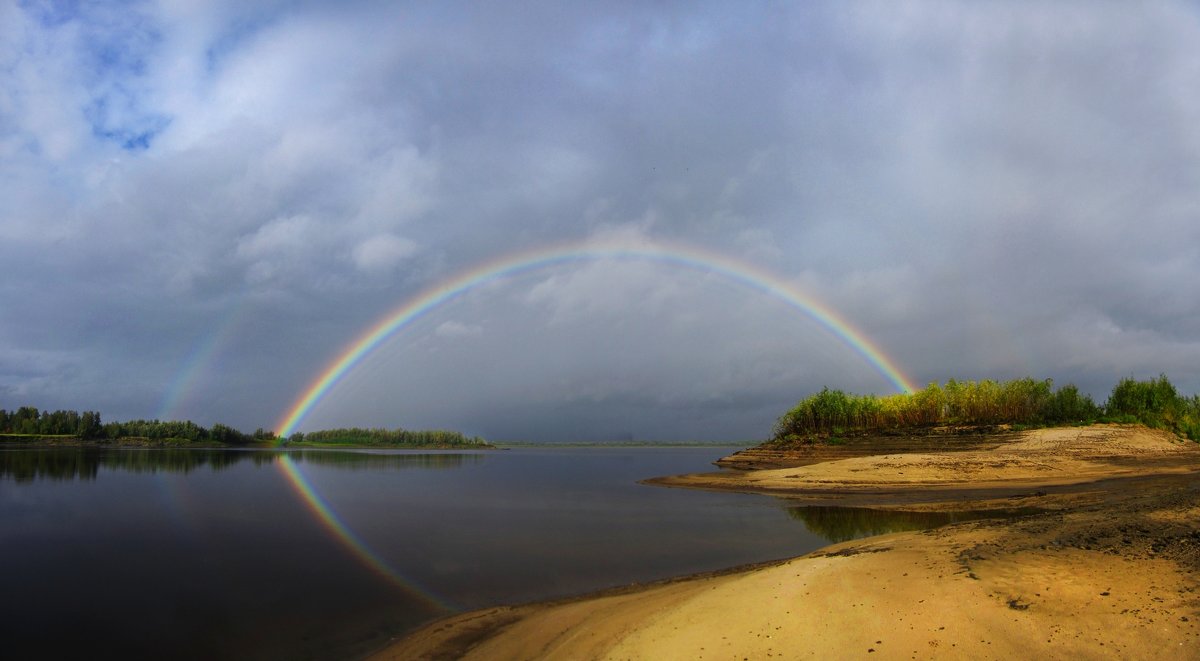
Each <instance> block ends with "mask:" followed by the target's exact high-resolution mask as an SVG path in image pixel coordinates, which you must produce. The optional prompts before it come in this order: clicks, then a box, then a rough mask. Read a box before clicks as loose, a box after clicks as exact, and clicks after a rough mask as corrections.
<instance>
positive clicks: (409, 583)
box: [279, 452, 460, 611]
mask: <svg viewBox="0 0 1200 661" xmlns="http://www.w3.org/2000/svg"><path fill="white" fill-rule="evenodd" d="M279 469H280V471H281V472H282V473H283V475H284V477H285V478H287V480H288V483H289V484H291V485H292V488H293V489H295V490H296V493H298V494H300V498H301V500H302V501H303V502H304V503H305V504H306V505H307V506H308V508H309V509H310V510H312V512H313V514H315V515H316V517H317V520H318V521H320V522H321V524H322V525H324V526H325V528H326V529H328V530H329V531H330V532H332V533H333V535H334V537H335V538H336V539H338V540H340V541H341V543H342V544H343V545H344V546H345V547H346V548H348V549H350V551H351V553H353V554H354V555H355V556H357V557H358V558H359V560H360V561H361V562H362V563H363V564H364V565H366V566H367V567H368V568H369V569H370V570H371V571H373V572H375V573H376V574H377V575H379V576H380V577H382V578H384V579H385V580H387V581H389V582H391V583H393V584H395V585H396V586H397V587H399V588H401V589H403V590H405V591H406V592H408V593H410V594H412V595H415V596H417V597H420V598H422V599H424V600H426V601H428V602H430V603H433V604H435V605H437V606H438V607H439V608H441V609H442V610H447V611H456V610H460V609H459V608H458V606H456V605H455V604H453V603H450V602H449V601H447V600H446V599H443V598H441V597H439V596H438V595H437V594H435V593H434V592H433V591H431V590H429V589H427V588H423V587H421V586H420V585H418V584H417V583H416V582H415V581H413V580H412V579H410V578H406V577H404V576H401V575H400V574H399V573H398V572H396V570H395V569H392V567H391V566H390V565H388V563H387V562H385V561H384V560H383V558H380V557H379V555H378V554H376V553H375V552H374V551H372V550H371V547H369V546H367V544H366V543H365V542H363V540H362V538H360V537H359V536H358V535H357V534H355V532H354V531H353V530H351V529H350V528H349V527H348V526H347V525H346V524H345V523H343V522H342V520H341V519H340V518H338V515H337V513H335V512H334V511H333V509H332V508H331V507H330V506H329V503H327V502H325V499H324V498H322V497H321V494H319V493H317V490H316V489H314V488H313V487H312V484H310V483H309V481H308V480H307V479H306V478H305V477H304V474H303V473H302V472H300V467H299V466H297V465H296V462H294V461H292V458H291V456H289V455H288V454H287V453H286V452H285V453H282V454H281V455H280V457H279Z"/></svg>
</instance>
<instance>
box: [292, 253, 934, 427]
mask: <svg viewBox="0 0 1200 661" xmlns="http://www.w3.org/2000/svg"><path fill="white" fill-rule="evenodd" d="M600 259H638V260H651V261H655V262H660V263H664V264H670V265H674V266H679V267H682V268H686V269H691V270H696V271H701V272H704V273H715V274H717V275H720V276H724V277H725V278H728V279H729V280H731V281H733V282H736V283H738V284H741V285H744V286H745V287H747V288H749V289H752V290H755V291H759V292H762V293H764V294H767V295H769V296H773V297H775V298H777V299H779V300H781V301H783V302H785V303H787V304H788V305H790V306H791V307H793V308H795V309H797V310H800V311H801V312H803V313H804V314H806V315H807V316H809V317H811V318H812V319H813V320H814V321H816V322H817V323H818V324H819V325H820V326H821V327H822V328H824V329H825V330H827V331H829V332H830V333H831V334H832V335H833V336H834V337H836V338H837V339H839V340H841V341H842V342H844V343H845V344H846V345H848V346H849V347H850V348H851V349H853V350H854V351H855V352H856V353H857V354H858V355H860V356H861V357H862V358H863V359H864V360H866V361H867V362H868V363H869V364H870V365H871V366H873V367H874V368H875V369H876V370H877V371H878V372H879V373H880V374H881V375H883V377H884V378H885V379H887V380H888V382H889V383H890V384H891V385H892V386H894V387H895V388H896V389H897V390H899V391H901V392H913V391H914V390H916V388H915V387H913V384H912V382H911V381H910V380H909V379H908V378H907V377H906V376H904V374H903V373H902V372H901V371H900V369H899V368H898V367H897V366H896V364H895V362H894V361H892V360H891V359H890V358H888V357H887V356H886V355H884V354H883V352H882V351H880V350H879V348H878V347H876V346H875V345H874V344H873V343H872V342H871V341H870V340H868V339H867V337H866V336H865V335H863V334H862V332H860V331H859V330H857V329H855V328H854V326H852V325H851V324H850V322H849V321H847V320H845V319H843V318H842V317H841V316H840V315H838V314H837V313H836V312H835V311H834V310H833V309H832V308H830V307H829V306H828V305H825V304H824V303H821V302H820V301H818V300H816V299H815V298H813V297H811V296H809V295H807V294H805V293H804V292H802V291H800V290H799V289H797V288H796V287H795V286H794V285H792V284H790V283H788V282H786V281H784V280H782V279H781V278H779V277H778V276H775V275H773V274H771V273H769V272H767V271H765V270H763V269H761V268H759V267H757V266H754V265H751V264H747V263H745V262H741V261H737V260H734V259H731V258H729V257H726V256H723V255H718V254H716V253H711V252H708V251H705V250H701V249H699V248H695V247H690V246H688V247H684V246H678V245H670V246H668V245H664V244H634V245H627V244H622V243H615V244H613V243H592V242H586V243H581V244H566V245H560V246H556V247H553V248H548V249H541V250H535V251H529V252H522V253H517V254H515V255H508V256H505V257H501V258H499V259H497V260H494V261H491V262H487V263H486V264H483V265H482V266H478V267H476V268H473V269H471V270H468V271H465V272H463V273H460V274H459V275H457V276H454V277H452V278H450V279H448V280H445V281H443V282H441V283H439V284H437V285H434V286H432V287H430V288H428V289H426V290H425V291H423V292H421V293H420V294H418V295H417V296H414V297H413V298H411V299H409V300H408V301H407V302H406V303H404V305H402V306H400V307H399V308H397V309H396V310H395V311H393V312H392V313H391V314H389V315H387V316H386V317H384V318H382V319H381V320H379V321H378V322H376V324H375V325H374V326H372V327H371V328H370V329H368V330H367V331H366V332H365V333H363V334H362V335H360V336H359V337H358V339H356V340H355V341H354V342H352V343H351V344H350V345H349V346H348V347H347V348H346V349H344V350H343V351H342V353H340V354H339V355H338V356H337V358H335V359H334V360H333V361H332V362H330V363H329V365H328V366H326V368H325V370H324V371H322V372H321V374H320V376H318V377H317V378H316V380H315V381H313V382H312V384H311V385H310V386H309V387H308V389H307V390H305V391H304V393H303V394H302V395H301V396H300V398H299V399H298V400H296V402H295V404H293V406H292V408H291V409H289V410H288V411H287V413H286V415H285V416H284V418H283V419H282V420H281V421H280V422H279V424H278V425H277V427H276V428H277V429H278V430H279V431H278V435H279V438H280V439H286V438H287V437H288V436H290V435H291V434H292V433H293V432H294V431H296V428H297V427H298V426H299V425H300V423H301V422H302V421H303V420H304V417H305V416H306V415H308V413H309V412H310V411H312V409H313V407H314V406H316V405H317V403H318V402H320V401H321V399H322V398H323V397H325V395H326V394H328V393H329V391H330V390H331V389H332V388H333V387H334V386H335V385H337V383H338V382H339V381H341V380H342V378H343V377H345V376H346V374H347V373H349V372H350V370H352V369H354V367H355V366H356V365H358V364H359V363H361V362H362V360H363V359H364V358H365V357H366V356H367V355H368V354H370V353H371V352H372V351H373V350H375V349H376V348H377V347H378V346H379V345H381V344H383V343H384V342H385V341H387V339H388V338H390V337H391V336H392V335H394V334H396V333H397V332H398V331H400V330H401V329H403V328H404V327H406V326H408V325H409V324H410V323H412V322H413V321H415V320H416V319H419V318H420V317H422V316H423V315H425V314H427V313H428V312H429V311H431V310H433V309H434V308H437V307H438V306H440V305H442V304H444V303H446V302H448V301H450V300H452V299H455V298H457V297H459V296H461V295H463V294H465V293H466V292H468V291H470V290H472V289H474V288H476V287H478V286H480V285H483V284H485V283H488V282H492V281H494V280H498V279H501V278H507V277H512V276H515V275H518V274H521V273H526V272H529V271H535V270H539V269H544V268H549V267H553V266H558V265H561V264H567V263H571V262H578V261H594V260H600Z"/></svg>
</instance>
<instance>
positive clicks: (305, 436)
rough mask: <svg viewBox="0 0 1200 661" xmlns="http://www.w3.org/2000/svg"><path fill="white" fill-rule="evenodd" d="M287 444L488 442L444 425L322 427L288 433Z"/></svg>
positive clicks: (443, 444)
mask: <svg viewBox="0 0 1200 661" xmlns="http://www.w3.org/2000/svg"><path fill="white" fill-rule="evenodd" d="M287 442H288V443H289V444H291V443H296V444H301V443H305V444H312V445H369V446H375V445H378V446H381V447H386V446H395V445H419V446H426V447H431V446H432V447H458V446H465V445H487V444H488V443H487V441H485V440H483V439H482V438H480V437H478V436H474V437H468V436H466V435H464V434H462V433H460V432H456V431H446V430H443V429H428V430H412V429H360V428H358V427H350V428H348V429H325V430H322V431H312V432H308V433H302V432H296V433H294V434H292V435H291V436H289V437H288V439H287Z"/></svg>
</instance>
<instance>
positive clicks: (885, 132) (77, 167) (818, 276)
mask: <svg viewBox="0 0 1200 661" xmlns="http://www.w3.org/2000/svg"><path fill="white" fill-rule="evenodd" d="M1197 191H1200V4H1197V3H1195V2H1167V1H1163V2H1144V3H1122V2H1111V3H1109V2H1094V1H1092V0H1087V1H1080V2H1067V1H1063V2H1019V1H1018V2H1012V1H1003V2H988V1H982V2H892V1H885V2H846V1H837V2H803V3H771V2H762V3H729V2H712V3H705V2H678V3H674V2H655V3H643V2H636V3H621V2H604V3H556V2H545V3H538V2H531V3H455V2H437V3H407V2H390V1H388V2H354V1H348V2H283V1H270V0H263V1H258V2H250V3H247V2H241V1H229V2H222V1H209V2H192V1H188V0H163V1H160V2H104V3H88V2H37V1H18V2H11V1H10V0H0V408H8V409H10V410H11V409H14V408H16V407H18V406H22V405H31V406H37V407H39V408H42V409H59V408H66V409H76V410H98V411H100V412H101V414H102V416H103V418H104V419H105V420H128V419H137V418H144V419H150V418H160V419H191V420H194V421H196V422H199V423H201V424H205V425H211V424H213V423H215V422H222V423H225V424H230V425H233V426H235V427H238V428H241V429H244V430H247V431H249V430H253V429H254V428H258V427H262V428H266V429H276V428H278V427H279V426H280V422H281V421H282V420H283V419H284V418H285V416H286V413H287V412H288V411H289V410H290V409H291V408H292V407H293V406H294V405H295V404H296V402H297V401H298V398H300V397H301V396H302V395H303V393H304V392H306V391H307V390H308V389H309V388H310V386H311V385H312V383H313V382H314V380H315V379H317V378H318V377H319V376H321V374H322V373H323V372H324V371H325V370H326V369H327V368H328V366H329V365H330V364H331V363H332V362H333V361H335V360H336V359H337V358H338V357H339V356H341V355H342V354H343V352H344V351H345V350H346V349H347V348H348V347H351V346H353V344H354V343H355V342H356V341H357V340H358V339H360V338H361V336H362V335H363V334H364V333H365V332H366V331H367V330H369V329H370V328H371V327H372V326H373V325H374V324H376V323H377V322H379V321H380V320H381V319H384V318H386V317H387V316H388V315H389V314H392V313H394V312H395V311H396V310H398V309H401V308H402V306H404V305H406V303H408V302H410V301H412V300H413V299H414V297H417V296H419V295H421V294H422V292H427V291H429V290H431V288H436V287H438V286H439V285H441V284H443V283H446V282H450V281H452V280H453V279H454V278H456V277H459V276H461V275H463V274H469V273H471V272H472V271H474V270H478V269H479V268H481V265H487V264H496V263H503V262H504V261H505V260H508V259H512V258H513V256H514V255H522V254H538V253H539V251H543V252H549V251H553V250H556V249H557V250H561V249H563V247H564V246H566V247H569V248H571V249H575V250H577V251H581V252H583V253H587V251H588V249H589V247H590V246H594V245H614V244H616V245H622V246H628V247H630V248H631V249H634V250H636V249H641V248H648V249H653V248H655V247H657V246H664V245H665V246H674V248H672V250H675V251H677V252H681V253H686V252H687V251H689V250H694V251H700V252H703V253H704V254H709V255H718V256H720V257H721V258H722V259H724V260H727V261H728V263H732V264H740V265H744V266H745V267H746V268H747V269H751V268H752V269H754V271H753V272H754V273H758V274H769V276H770V277H771V278H772V279H773V280H772V281H773V282H776V283H782V286H784V287H786V288H787V290H788V291H791V292H795V293H797V294H798V295H802V296H803V297H805V300H808V301H811V302H812V304H813V305H814V306H820V308H821V309H823V310H827V311H829V312H830V313H831V314H833V315H834V316H835V317H836V318H837V319H839V320H841V321H843V322H845V323H846V324H847V327H848V328H853V329H855V330H856V331H857V332H858V333H860V334H861V336H862V337H863V338H866V339H867V340H868V341H869V342H870V343H871V344H872V345H873V346H874V347H875V348H877V349H878V350H879V352H880V354H882V355H883V356H886V357H887V358H888V359H890V360H891V361H892V362H893V363H894V364H895V366H896V367H897V368H898V369H899V370H900V371H901V372H902V373H903V374H904V375H905V376H906V377H907V378H908V379H909V380H910V381H911V382H913V383H916V384H925V383H928V382H931V381H945V380H947V379H950V378H956V379H960V380H963V379H972V380H977V379H984V378H992V379H1009V378H1019V377H1024V376H1033V377H1035V378H1039V379H1041V378H1052V379H1054V381H1055V383H1056V384H1060V385H1061V384H1065V383H1075V384H1077V385H1079V386H1080V387H1081V388H1082V389H1083V390H1085V391H1087V392H1089V393H1091V394H1092V395H1093V396H1095V397H1096V398H1097V399H1098V400H1100V401H1103V399H1104V398H1105V397H1106V396H1107V394H1108V391H1109V390H1110V389H1111V387H1112V386H1113V384H1115V383H1116V381H1117V380H1118V379H1120V378H1123V377H1135V378H1150V377H1153V376H1157V375H1158V374H1160V373H1165V374H1167V375H1168V376H1169V377H1170V378H1171V380H1172V381H1173V382H1174V383H1175V384H1176V386H1177V387H1178V388H1179V389H1180V390H1181V391H1182V392H1184V393H1189V394H1191V393H1197V392H1200V195H1198V194H1197ZM747 272H749V271H747ZM735 275H736V274H735ZM811 312H812V310H811V309H807V310H806V309H804V307H803V306H801V307H797V306H795V305H790V304H788V302H787V301H785V300H783V299H781V298H780V297H779V296H774V295H771V294H770V293H768V292H764V291H763V290H761V289H756V288H755V287H752V286H747V283H746V282H745V281H739V280H738V279H737V278H736V277H730V275H729V273H722V272H720V271H717V270H706V269H704V268H690V267H687V266H686V265H681V264H679V263H677V262H673V261H671V260H659V259H637V258H628V259H623V258H612V257H604V256H602V255H596V256H594V257H589V258H585V259H576V260H568V261H564V262H557V263H550V264H543V265H541V266H539V267H537V268H530V269H526V270H522V271H518V272H512V273H507V274H500V275H499V276H498V277H495V278H491V279H489V280H487V281H486V282H482V283H480V284H479V286H476V287H472V288H469V289H467V290H464V291H463V292H461V293H460V294H459V295H457V296H454V297H451V298H450V299H449V300H447V301H446V302H445V303H443V304H441V305H438V306H434V307H433V308H431V309H429V310H428V311H426V312H425V314H423V315H422V316H420V317H419V318H416V319H414V320H413V321H412V322H411V323H409V324H407V325H405V326H404V327H403V328H401V329H400V330H398V331H397V332H396V333H394V334H393V335H391V336H390V337H389V338H388V339H387V340H386V341H385V342H382V343H381V344H380V345H379V346H378V347H377V348H376V349H375V350H374V351H373V352H371V353H369V354H368V355H367V356H366V357H364V359H363V360H362V361H361V362H360V363H359V364H358V365H357V366H356V367H354V368H353V369H351V370H348V371H347V372H346V373H345V375H344V376H343V377H342V378H341V380H340V381H338V382H337V383H336V384H335V385H334V386H333V387H332V388H330V389H329V390H328V392H326V393H325V395H324V396H323V397H322V398H321V399H320V400H319V401H317V402H316V403H315V405H314V406H312V407H311V409H310V410H308V412H307V415H306V416H305V417H304V418H303V420H302V421H301V422H300V425H299V429H301V430H310V429H319V428H329V427H335V426H351V425H357V426H370V427H376V426H383V427H396V426H401V427H405V428H410V429H421V428H447V429H457V430H461V431H464V432H466V433H469V434H479V435H483V436H485V437H487V438H489V439H493V440H533V441H538V440H583V441H603V440H614V439H618V440H628V439H637V440H685V439H698V440H699V439H702V440H714V439H737V440H742V439H761V438H765V437H767V436H769V434H770V431H771V426H772V424H773V423H774V421H775V419H776V418H777V417H778V416H779V415H780V414H781V413H783V412H784V410H786V408H788V407H789V406H790V405H792V404H793V403H794V402H795V401H797V400H798V399H800V398H802V397H804V396H806V395H808V394H811V393H812V392H814V391H816V390H819V389H820V388H821V387H823V386H829V387H832V388H841V389H845V390H853V391H856V392H875V393H879V394H887V393H891V392H895V391H896V386H895V384H894V383H892V382H890V381H889V380H888V379H886V378H885V377H884V375H883V374H881V372H880V370H879V369H878V368H877V366H876V365H873V364H872V363H871V361H869V360H865V359H864V357H863V356H862V355H861V354H860V353H858V352H856V351H855V350H854V348H853V347H852V346H850V343H848V342H847V341H846V338H845V337H844V336H839V334H838V333H837V332H832V331H831V330H830V329H829V328H828V327H827V326H824V325H822V323H820V322H819V321H818V320H817V319H815V318H814V316H813V314H811Z"/></svg>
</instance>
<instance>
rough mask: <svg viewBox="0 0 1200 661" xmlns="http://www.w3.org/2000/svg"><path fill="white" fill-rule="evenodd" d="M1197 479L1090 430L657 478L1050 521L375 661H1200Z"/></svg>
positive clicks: (773, 570) (1113, 432)
mask: <svg viewBox="0 0 1200 661" xmlns="http://www.w3.org/2000/svg"><path fill="white" fill-rule="evenodd" d="M959 455H968V456H959ZM872 460H873V461H872ZM1198 470H1200V452H1198V451H1197V447H1196V445H1195V444H1190V443H1179V442H1177V441H1175V440H1174V439H1173V438H1172V437H1169V436H1166V435H1161V434H1158V433H1156V432H1152V431H1149V430H1144V429H1142V428H1119V427H1092V428H1086V429H1069V430H1040V431H1036V432H1028V433H1025V434H1021V435H1018V436H1016V437H1014V438H1013V439H1011V440H1009V441H1006V442H1004V443H1002V444H1000V445H999V446H998V447H996V448H995V449H993V450H988V451H979V452H978V453H976V454H974V455H973V456H971V453H956V455H955V456H954V457H953V458H948V457H947V456H945V455H933V454H927V455H903V456H901V457H897V456H880V457H870V458H856V459H847V460H842V461H835V462H828V463H825V464H817V465H812V466H805V467H801V468H787V469H779V470H775V471H750V472H746V473H737V474H731V475H729V476H721V477H715V476H702V477H695V476H692V477H689V478H687V479H683V480H674V481H667V482H669V483H672V484H677V485H687V486H699V487H702V488H728V489H732V488H740V489H750V490H754V491H767V492H770V493H776V494H779V495H789V496H796V497H799V498H801V499H805V498H813V499H819V500H822V499H823V500H827V499H829V498H833V497H836V493H837V492H839V491H840V492H841V493H844V494H848V495H849V497H850V498H852V499H855V500H856V501H859V502H860V503H861V502H862V501H873V502H872V504H874V505H877V506H879V505H887V506H890V507H902V508H908V509H921V508H939V507H942V508H944V507H951V506H953V507H955V508H959V507H961V506H963V504H964V503H963V502H962V501H963V500H964V498H966V496H965V495H964V494H970V501H971V504H973V505H977V506H985V507H996V506H1001V505H1002V506H1005V507H1008V506H1029V505H1036V506H1038V507H1042V508H1045V509H1046V510H1048V511H1046V512H1044V513H1041V514H1036V515H1031V516H1026V517H1020V518H1016V519H1009V520H1005V521H999V520H985V521H976V522H970V523H960V524H955V525H952V526H947V527H944V528H939V529H936V530H931V531H924V532H908V533H897V534H890V535H883V536H878V537H872V538H869V539H864V540H858V541H853V542H847V543H843V544H837V545H833V546H830V547H826V548H824V549H821V550H820V551H817V552H815V553H811V554H809V555H806V556H803V557H800V558H796V559H793V560H790V561H787V562H783V563H779V564H774V565H769V566H761V567H757V568H753V569H748V570H745V571H741V572H736V573H732V574H725V575H709V576H701V577H694V578H690V579H682V580H676V581H670V582H666V583H662V584H656V585H650V586H646V587H644V588H641V589H637V590H624V591H620V592H612V593H608V594H599V595H593V596H590V597H583V598H580V599H577V600H574V601H568V602H558V603H551V604H532V605H527V606H518V607H499V608H494V609H488V610H483V611H476V612H472V613H467V614H463V615H459V616H456V617H453V618H449V619H446V620H443V621H440V622H436V623H434V624H432V625H430V626H428V627H426V628H424V629H421V630H419V631H417V632H415V633H414V634H412V635H410V636H408V637H407V638H405V639H403V640H401V641H398V642H397V643H395V644H394V645H393V646H391V647H389V648H388V649H386V650H384V651H382V652H380V653H379V654H378V655H376V656H375V657H373V658H375V659H413V658H435V659H436V658H471V659H535V658H562V659H567V658H570V659H592V658H596V659H601V658H603V659H711V658H719V659H743V658H749V659H764V658H821V659H829V658H872V659H874V658H880V659H912V658H918V659H922V658H1032V657H1037V658H1064V659H1065V658H1071V659H1078V658H1147V659H1148V658H1200V628H1198V625H1200V580H1198V579H1200V574H1198V573H1197V572H1198V570H1200V473H1197V471H1198ZM1097 480H1100V481H1097ZM739 485H740V486H739ZM1043 487H1044V488H1046V490H1042V488H1043ZM1034 488H1036V489H1037V490H1034V491H1030V489H1034ZM1017 492H1020V493H1017Z"/></svg>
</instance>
